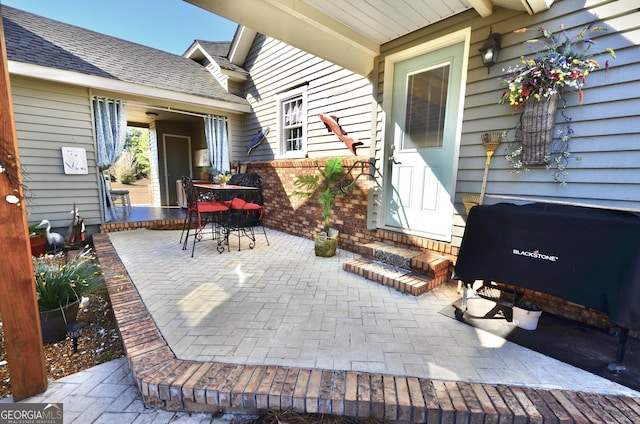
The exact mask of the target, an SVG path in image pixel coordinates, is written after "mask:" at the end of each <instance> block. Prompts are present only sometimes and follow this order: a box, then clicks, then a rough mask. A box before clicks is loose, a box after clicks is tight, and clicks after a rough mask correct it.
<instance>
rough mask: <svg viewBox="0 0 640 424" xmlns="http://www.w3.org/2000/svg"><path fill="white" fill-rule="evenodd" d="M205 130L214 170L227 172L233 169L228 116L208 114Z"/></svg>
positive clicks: (205, 118)
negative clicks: (230, 154)
mask: <svg viewBox="0 0 640 424" xmlns="http://www.w3.org/2000/svg"><path fill="white" fill-rule="evenodd" d="M204 132H205V138H206V140H207V149H208V150H209V160H210V161H211V167H212V168H213V169H214V172H219V173H223V174H225V173H227V172H229V171H230V170H231V164H230V163H229V135H228V130H227V117H226V116H217V115H207V116H205V117H204Z"/></svg>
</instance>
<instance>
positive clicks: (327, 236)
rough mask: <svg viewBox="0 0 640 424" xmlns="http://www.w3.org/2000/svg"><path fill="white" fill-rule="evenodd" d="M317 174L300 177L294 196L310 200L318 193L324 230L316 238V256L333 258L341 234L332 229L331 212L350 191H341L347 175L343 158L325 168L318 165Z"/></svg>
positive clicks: (325, 165) (295, 183)
mask: <svg viewBox="0 0 640 424" xmlns="http://www.w3.org/2000/svg"><path fill="white" fill-rule="evenodd" d="M316 170H317V171H318V172H317V173H315V174H313V175H300V176H298V177H296V179H295V180H294V183H293V184H294V186H295V187H296V190H295V191H294V192H293V193H292V194H291V195H292V196H303V197H307V198H310V197H312V196H313V195H314V193H317V200H318V202H319V203H320V205H321V207H322V218H323V230H322V232H320V234H317V235H316V236H315V237H314V238H315V244H314V246H315V253H316V256H322V257H331V256H333V255H335V254H336V249H337V246H338V237H339V232H338V230H337V229H335V228H331V212H332V209H333V206H334V204H335V202H336V199H337V198H338V196H340V195H343V194H346V193H347V192H348V190H349V189H341V187H340V181H341V180H342V177H343V176H344V174H345V171H344V167H343V166H342V158H333V159H329V160H327V161H326V162H325V164H324V166H320V165H319V164H317V163H316Z"/></svg>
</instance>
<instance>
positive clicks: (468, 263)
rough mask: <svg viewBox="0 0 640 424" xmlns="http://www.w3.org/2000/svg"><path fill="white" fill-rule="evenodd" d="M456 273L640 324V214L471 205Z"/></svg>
mask: <svg viewBox="0 0 640 424" xmlns="http://www.w3.org/2000/svg"><path fill="white" fill-rule="evenodd" d="M454 277H455V278H456V279H459V280H461V281H463V282H464V283H465V288H466V286H467V285H469V284H473V282H474V281H476V280H484V281H492V282H500V283H503V284H508V285H513V286H516V287H520V288H524V289H531V290H535V291H538V292H542V293H546V294H550V295H553V296H556V297H559V298H562V299H566V300H569V301H571V302H574V303H577V304H580V305H584V306H587V307H590V308H593V309H596V310H598V311H602V312H604V313H605V314H607V316H608V317H609V319H610V321H611V322H612V323H613V324H614V325H616V326H619V327H620V328H621V329H622V335H621V348H620V350H619V357H618V362H619V363H621V362H622V360H623V358H624V343H625V342H626V336H627V333H628V330H629V329H640V216H639V215H637V214H635V213H631V212H623V211H614V210H606V209H597V208H587V207H580V206H566V205H557V204H543V203H532V204H526V205H514V204H510V203H499V204H495V205H481V206H475V207H473V208H472V209H471V211H470V213H469V216H468V219H467V224H466V227H465V231H464V236H463V239H462V244H461V246H460V251H459V255H458V258H457V263H456V265H455V272H454Z"/></svg>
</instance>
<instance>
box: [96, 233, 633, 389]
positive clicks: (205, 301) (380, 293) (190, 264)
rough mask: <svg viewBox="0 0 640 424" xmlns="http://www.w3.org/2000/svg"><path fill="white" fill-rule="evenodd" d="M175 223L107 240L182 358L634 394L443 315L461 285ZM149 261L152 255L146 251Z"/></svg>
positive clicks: (286, 242)
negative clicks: (222, 247) (397, 282)
mask: <svg viewBox="0 0 640 424" xmlns="http://www.w3.org/2000/svg"><path fill="white" fill-rule="evenodd" d="M179 237H180V233H179V232H176V231H154V230H145V229H141V230H134V231H127V232H119V233H111V234H110V235H109V238H110V240H111V242H112V244H113V247H114V248H115V250H116V251H117V253H118V255H119V257H120V258H121V259H122V262H123V263H124V265H125V267H126V269H127V272H128V273H129V275H130V276H131V278H132V280H133V281H134V282H135V287H136V288H137V290H138V291H139V293H140V296H141V298H142V300H143V302H144V304H145V305H146V307H147V309H148V310H149V311H150V312H151V314H152V316H153V318H154V320H155V322H156V324H157V326H158V328H159V330H160V332H161V333H162V335H163V337H164V338H165V339H166V341H167V343H168V345H169V346H171V348H172V349H173V351H174V352H175V353H176V356H177V357H178V358H179V359H185V360H194V361H213V362H228V363H234V364H249V365H256V364H269V365H278V366H296V367H308V368H315V367H317V368H331V369H339V370H343V371H352V372H370V373H390V374H400V375H410V376H412V377H420V378H427V379H447V380H455V381H463V382H469V383H485V384H522V385H527V386H529V387H535V388H545V389H562V390H585V391H590V392H596V393H613V394H636V393H635V392H634V391H632V390H630V389H628V388H626V387H623V386H620V385H618V384H615V383H612V382H611V381H609V380H606V379H603V378H601V377H598V376H596V375H594V374H591V373H588V372H586V371H583V370H580V369H578V368H575V367H572V366H570V365H567V364H564V363H562V362H559V361H556V360H555V359H552V358H549V357H546V356H544V355H541V354H539V353H537V352H533V351H531V350H528V349H526V348H523V347H521V346H518V345H515V344H513V343H510V342H507V341H505V340H504V339H502V338H500V337H497V336H494V335H492V334H489V333H487V332H483V331H481V330H477V329H474V328H472V327H470V326H468V325H465V324H462V323H460V322H457V321H455V320H453V319H451V318H448V317H446V316H444V315H442V314H440V313H439V311H440V310H441V309H443V308H445V307H447V306H448V305H449V304H451V303H452V302H453V301H455V300H456V299H457V298H458V297H459V295H458V293H457V292H456V287H455V285H453V284H447V285H445V286H442V287H438V288H436V289H434V290H432V291H430V292H428V293H426V294H424V295H422V296H419V297H414V296H409V295H406V294H402V293H399V292H397V291H395V290H393V289H390V288H388V287H385V286H382V285H379V284H376V283H374V282H371V281H367V280H366V279H364V278H362V277H359V276H357V275H354V274H351V273H348V272H344V271H343V270H342V269H341V266H342V263H343V262H344V261H345V260H349V259H353V258H354V257H355V256H356V255H354V254H352V253H350V252H345V251H342V250H339V251H338V254H337V255H336V256H335V257H333V258H317V257H315V256H314V255H313V244H312V241H310V240H307V239H304V238H300V237H295V236H292V235H289V234H285V233H279V232H274V231H269V241H270V243H271V245H270V246H267V244H266V242H265V241H264V238H261V236H258V239H257V244H256V247H255V248H254V249H253V250H250V249H248V248H247V247H246V245H245V246H243V249H242V250H241V251H239V252H238V251H237V250H235V249H233V250H232V251H231V252H228V251H226V252H224V253H222V254H219V253H218V252H217V251H216V249H215V247H216V246H215V245H214V243H211V242H210V243H207V242H206V241H204V242H201V243H199V245H198V246H197V247H196V255H195V257H194V258H191V257H190V250H187V251H182V250H180V246H179V243H178V239H179ZM141 258H144V259H141Z"/></svg>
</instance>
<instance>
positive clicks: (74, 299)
mask: <svg viewBox="0 0 640 424" xmlns="http://www.w3.org/2000/svg"><path fill="white" fill-rule="evenodd" d="M33 272H34V277H35V278H34V279H35V285H36V296H37V299H38V310H39V311H40V327H41V329H42V339H43V342H44V343H52V342H56V341H60V340H63V339H64V338H65V337H66V332H67V326H68V325H70V324H72V323H74V322H75V321H76V315H77V313H78V308H79V303H80V299H81V298H82V295H83V294H85V293H87V292H88V291H90V290H92V289H94V288H96V287H97V286H98V285H99V284H101V283H102V282H103V281H104V279H103V276H102V272H101V271H100V265H99V264H98V263H97V261H96V258H95V256H93V254H92V250H91V249H90V248H88V247H85V248H84V249H83V250H81V251H80V252H79V253H77V254H76V255H75V256H73V257H72V258H71V259H69V260H68V258H66V257H65V255H64V254H57V255H46V256H42V257H39V258H33Z"/></svg>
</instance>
